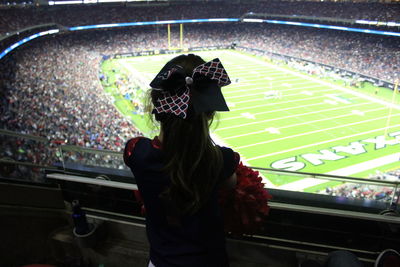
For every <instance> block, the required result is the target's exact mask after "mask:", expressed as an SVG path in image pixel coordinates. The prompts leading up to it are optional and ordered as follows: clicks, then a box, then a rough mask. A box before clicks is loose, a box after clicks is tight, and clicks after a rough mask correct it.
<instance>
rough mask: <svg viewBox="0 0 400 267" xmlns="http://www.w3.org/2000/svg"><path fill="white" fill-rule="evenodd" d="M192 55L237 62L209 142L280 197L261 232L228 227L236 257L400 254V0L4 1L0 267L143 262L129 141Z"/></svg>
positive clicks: (146, 131) (290, 259)
mask: <svg viewBox="0 0 400 267" xmlns="http://www.w3.org/2000/svg"><path fill="white" fill-rule="evenodd" d="M182 53H201V55H204V56H205V58H210V59H211V58H212V57H213V56H214V55H217V56H218V55H221V58H222V59H223V61H224V62H227V64H226V68H227V70H228V72H229V73H231V74H232V75H231V74H230V75H231V76H232V77H233V79H232V81H233V83H232V85H230V86H231V87H230V88H232V89H227V91H224V94H225V95H226V98H227V101H228V105H229V106H230V109H231V111H232V112H231V114H233V115H221V117H220V122H219V123H218V125H217V126H218V127H219V128H218V127H217V128H216V130H214V132H213V134H214V135H215V138H216V140H217V139H218V140H219V141H221V143H222V144H227V145H229V146H232V147H233V148H234V149H237V151H239V153H240V154H241V155H242V157H243V162H244V163H246V164H247V165H249V166H251V167H252V168H253V169H254V170H257V171H259V173H260V175H261V176H262V177H263V182H265V187H266V189H267V190H268V192H269V193H270V194H271V195H272V199H271V200H270V201H269V205H270V208H271V210H270V213H269V215H268V217H267V220H266V223H265V225H264V226H263V227H262V229H261V230H259V231H258V232H257V233H252V234H243V235H238V234H232V233H227V240H228V242H227V250H228V254H229V259H230V265H231V266H233V267H239V266H244V267H247V266H248V267H253V266H254V267H255V266H257V267H258V266H273V267H289V266H300V265H299V264H300V263H301V262H303V261H305V260H307V259H312V260H315V261H318V262H321V263H322V262H323V261H324V260H325V259H326V257H327V255H328V254H329V253H330V252H332V251H335V250H347V251H350V252H352V253H354V254H355V255H356V256H357V257H358V258H359V259H360V260H361V261H362V262H363V263H364V264H365V266H374V262H375V260H376V258H377V257H378V255H379V254H380V252H382V251H383V250H385V249H395V250H397V251H400V215H399V212H400V152H399V151H400V149H399V148H400V120H399V116H400V111H399V110H400V89H399V87H398V86H399V80H400V2H399V1H396V0H382V1H370V0H358V1H350V0H349V1H347V0H334V1H330V0H321V1H280V0H232V1H229V0H193V1H189V0H160V1H158V0H154V1H151V0H147V1H141V0H134V1H130V0H121V1H115V0H114V1H113V0H65V1H45V0H33V1H26V0H0V101H1V104H0V116H1V120H0V227H1V229H0V234H1V237H2V238H1V239H2V242H0V267H3V266H4V267H20V266H24V265H28V264H49V265H51V266H61V267H72V266H76V267H78V266H87V267H89V266H90V267H92V266H107V267H108V266H110V267H112V266H116V267H124V266H138V267H140V266H148V258H149V252H148V250H149V245H148V241H147V238H146V232H145V216H144V215H143V213H142V203H141V202H140V200H139V199H138V198H137V195H135V194H134V193H133V191H134V190H137V185H136V181H135V178H134V177H133V175H132V173H131V171H130V170H129V168H128V167H126V166H125V165H124V162H123V158H122V151H123V149H124V146H125V143H126V142H127V140H129V139H130V138H132V137H135V136H141V135H145V136H152V135H154V134H153V130H154V129H151V127H149V126H148V125H147V124H146V122H147V121H146V118H145V117H144V115H143V109H144V108H143V103H142V96H143V94H145V90H147V89H148V87H149V86H148V84H149V81H150V79H151V77H152V76H153V75H154V74H156V69H157V68H159V67H160V64H162V63H161V62H165V61H166V59H169V58H172V57H173V56H175V55H178V54H182ZM224 64H225V63H224ZM279 79H280V80H279ZM240 88H243V89H240ZM236 89H238V90H237V91H239V92H241V93H240V94H239V95H236V96H235V95H234V92H235V90H236ZM228 90H229V91H228ZM244 91H245V92H246V95H243V94H244V93H243V92H244ZM249 92H252V93H249ZM254 96H256V98H254ZM296 97H297V98H296ZM256 101H260V103H261V104H260V105H259V106H258V104H259V102H256ZM300 101H308V102H306V103H304V104H302V102H300ZM312 101H314V102H312ZM243 103H245V104H243ZM249 103H254V105H253V104H249ZM252 105H253V107H252ZM318 105H320V106H318ZM311 106H313V107H311ZM300 107H301V108H303V109H299V110H298V111H297V112H298V113H294V112H295V111H294V109H295V108H300ZM249 108H253V110H250V109H249ZM264 108H265V109H264ZM274 108H275V110H276V111H277V112H276V113H275V114H272V113H271V112H273V111H274ZM318 108H319V109H318ZM345 108H348V109H345ZM236 109H237V110H236ZM246 109H249V110H247V111H246V112H242V111H239V110H246ZM342 109H343V110H342ZM292 110H293V113H291V112H292ZM323 112H327V113H326V115H325V113H323ZM328 112H329V113H328ZM340 112H342V113H340ZM270 113H271V114H270ZM349 114H350V115H351V116H349ZM263 116H270V117H263ZM306 116H307V117H306ZM313 116H314V117H313ZM324 116H325V117H324ZM287 118H290V119H287ZM351 119H353V120H351ZM278 120H282V121H284V122H286V124H283V123H284V122H282V123H281V124H279V123H280V122H279V123H278ZM319 123H321V124H319ZM258 124H259V125H260V127H261V128H260V129H258V128H256V127H255V125H258ZM253 126H254V127H253ZM296 127H297V128H298V131H297V132H296V131H295V130H297V128H296ZM288 129H291V130H288ZM240 131H241V132H240ZM250 134H251V135H250ZM258 134H261V135H258ZM285 134H287V135H285ZM314 134H315V135H314ZM249 136H250V137H249ZM239 137H240V138H239ZM324 138H325V139H324ZM280 142H282V143H280ZM77 201H78V202H79V205H80V206H81V208H82V210H81V211H80V212H84V213H85V214H86V217H87V220H88V221H89V223H90V225H91V227H92V228H91V230H90V232H88V233H86V234H78V233H76V232H75V230H74V229H75V227H76V223H77V221H76V220H74V219H73V215H74V214H76V203H78V202H77ZM393 267H395V266H393Z"/></svg>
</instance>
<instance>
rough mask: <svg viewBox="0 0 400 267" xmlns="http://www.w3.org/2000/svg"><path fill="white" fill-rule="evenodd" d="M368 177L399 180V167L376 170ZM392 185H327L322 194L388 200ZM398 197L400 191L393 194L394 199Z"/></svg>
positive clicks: (390, 195) (390, 197)
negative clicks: (387, 170)
mask: <svg viewBox="0 0 400 267" xmlns="http://www.w3.org/2000/svg"><path fill="white" fill-rule="evenodd" d="M369 178H370V179H375V180H386V181H391V182H399V181H400V169H396V170H393V171H389V172H379V171H378V172H376V173H374V174H371V175H370V176H369ZM393 190H394V188H393V187H390V186H377V185H368V184H355V183H345V184H343V185H340V186H337V187H334V188H332V187H327V188H326V189H325V190H324V191H322V192H320V193H322V194H327V195H331V196H340V197H350V198H361V199H373V200H380V201H390V200H392V198H393ZM399 197H400V191H398V192H397V193H396V195H394V198H395V201H394V202H396V199H397V198H399Z"/></svg>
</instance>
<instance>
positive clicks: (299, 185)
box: [279, 153, 400, 191]
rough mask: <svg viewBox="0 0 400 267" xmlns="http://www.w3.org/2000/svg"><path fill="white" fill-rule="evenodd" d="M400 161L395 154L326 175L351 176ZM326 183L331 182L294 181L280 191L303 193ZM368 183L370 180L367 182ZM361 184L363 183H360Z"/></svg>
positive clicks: (313, 180)
mask: <svg viewBox="0 0 400 267" xmlns="http://www.w3.org/2000/svg"><path fill="white" fill-rule="evenodd" d="M399 160H400V153H395V154H391V155H387V156H383V157H380V158H376V159H372V160H368V161H364V162H361V163H358V164H354V165H351V166H348V167H344V168H341V169H338V170H334V171H331V172H328V173H326V174H330V175H338V176H349V175H352V174H355V173H359V172H363V171H367V170H371V169H374V168H377V167H380V166H383V165H386V164H390V163H393V162H396V161H399ZM325 182H329V180H324V179H315V178H304V179H302V180H299V181H294V182H292V183H288V184H285V185H283V186H280V187H279V189H285V190H293V191H300V190H301V191H303V190H304V189H306V188H308V187H311V186H316V185H319V184H323V183H325ZM366 182H368V180H366ZM360 183H361V182H360Z"/></svg>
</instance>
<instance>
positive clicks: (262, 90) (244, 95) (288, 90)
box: [224, 85, 335, 100]
mask: <svg viewBox="0 0 400 267" xmlns="http://www.w3.org/2000/svg"><path fill="white" fill-rule="evenodd" d="M318 87H319V88H321V86H319V85H318ZM309 88H310V87H296V88H292V89H285V90H277V91H279V92H282V93H286V92H290V91H299V90H301V89H309ZM269 89H272V90H275V89H274V87H271V88H269V87H268V88H257V90H258V91H259V92H258V93H253V94H238V95H236V94H235V96H226V94H224V96H225V99H229V100H231V99H234V98H243V97H246V96H254V95H263V94H264V93H265V92H266V91H269ZM332 90H335V89H322V90H309V91H310V92H313V93H316V92H322V91H332ZM248 91H250V90H238V92H248ZM299 94H304V93H302V92H301V93H299ZM291 95H294V94H291ZM284 96H290V94H288V95H284Z"/></svg>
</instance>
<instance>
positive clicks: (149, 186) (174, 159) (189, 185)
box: [124, 54, 239, 267]
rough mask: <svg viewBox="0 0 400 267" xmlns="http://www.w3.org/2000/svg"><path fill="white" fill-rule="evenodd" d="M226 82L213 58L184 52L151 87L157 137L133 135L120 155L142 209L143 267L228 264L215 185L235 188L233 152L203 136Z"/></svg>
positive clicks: (219, 106) (221, 105)
mask: <svg viewBox="0 0 400 267" xmlns="http://www.w3.org/2000/svg"><path fill="white" fill-rule="evenodd" d="M211 65H212V66H213V67H215V66H217V67H216V68H217V70H213V69H212V67H211ZM219 71H222V74H221V73H220V72H219ZM229 83H230V80H229V77H228V75H227V74H226V72H225V70H224V69H223V66H222V64H221V63H220V62H219V60H218V59H214V60H213V61H212V62H207V63H205V62H204V60H203V59H201V58H200V57H198V56H195V55H193V54H189V55H181V56H178V57H176V58H174V59H172V60H171V61H170V62H168V63H167V64H166V65H165V67H164V68H163V69H162V70H161V71H160V73H159V74H158V75H157V76H156V78H155V79H154V80H153V81H152V83H151V84H150V86H151V87H152V88H153V89H151V103H152V105H154V109H152V110H153V113H154V117H155V120H156V121H158V122H159V123H160V125H161V130H160V135H159V136H158V137H156V138H155V139H153V140H150V139H147V138H140V137H139V138H134V139H131V140H130V141H128V142H127V144H126V148H125V152H124V158H125V163H126V164H127V165H128V166H129V167H130V168H131V170H132V172H133V174H134V176H135V178H136V182H137V185H138V188H139V191H140V193H141V195H142V197H143V200H144V206H145V209H146V227H147V235H148V239H149V242H150V260H151V262H150V264H149V266H157V267H163V266H193V267H196V266H199V267H200V266H201V267H203V266H209V267H213V266H215V267H223V266H229V262H228V258H227V254H226V251H225V237H224V230H223V223H222V219H221V214H220V211H219V206H218V202H217V189H218V188H220V187H222V186H224V187H230V188H233V187H234V186H235V184H236V174H235V169H236V166H237V165H238V163H239V156H238V155H237V154H235V153H234V152H233V151H232V150H231V149H230V148H226V147H220V146H217V145H215V144H214V142H213V141H212V139H211V137H210V133H209V123H210V120H212V118H213V116H214V113H215V111H227V110H228V107H227V105H226V102H225V100H224V98H223V96H222V93H221V88H220V87H221V86H224V85H227V84H229Z"/></svg>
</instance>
